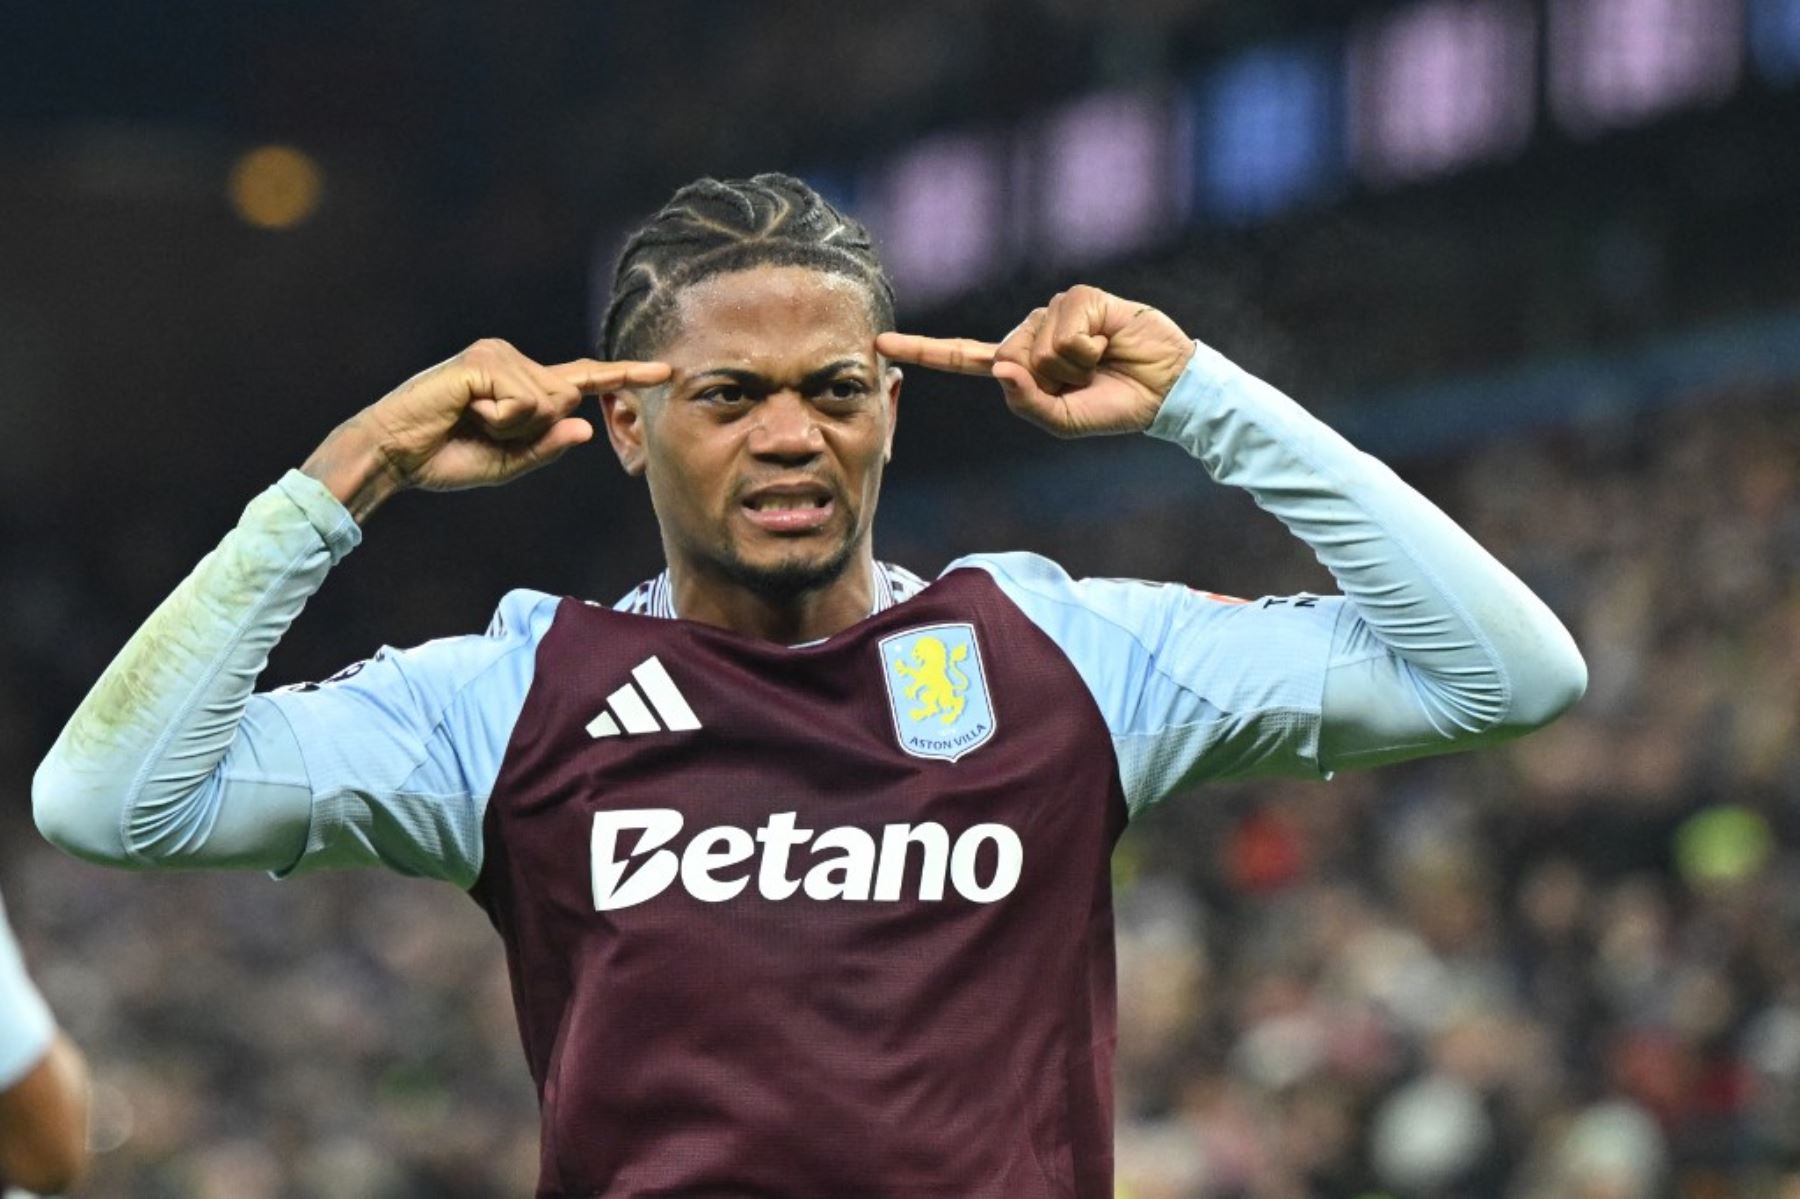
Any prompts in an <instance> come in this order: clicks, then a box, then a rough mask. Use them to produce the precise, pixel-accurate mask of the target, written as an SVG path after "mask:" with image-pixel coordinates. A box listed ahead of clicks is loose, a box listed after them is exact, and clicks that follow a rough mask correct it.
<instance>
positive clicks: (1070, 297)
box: [1049, 287, 1112, 381]
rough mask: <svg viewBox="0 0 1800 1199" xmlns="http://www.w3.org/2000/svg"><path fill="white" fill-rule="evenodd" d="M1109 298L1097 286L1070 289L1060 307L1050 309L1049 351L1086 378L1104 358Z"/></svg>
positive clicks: (1053, 306)
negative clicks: (1084, 373) (1075, 368)
mask: <svg viewBox="0 0 1800 1199" xmlns="http://www.w3.org/2000/svg"><path fill="white" fill-rule="evenodd" d="M1111 298H1112V297H1110V296H1108V295H1107V294H1106V293H1105V292H1103V291H1101V290H1100V289H1099V288H1096V287H1072V288H1070V289H1069V290H1068V292H1067V293H1066V294H1065V295H1064V296H1063V303H1062V304H1061V305H1052V306H1051V312H1050V321H1049V324H1050V326H1051V329H1050V346H1051V348H1052V349H1053V350H1054V351H1055V352H1056V356H1057V357H1058V358H1061V359H1062V360H1063V361H1064V362H1067V363H1069V364H1070V365H1072V366H1075V367H1078V368H1080V369H1081V370H1083V371H1085V372H1086V373H1087V377H1088V378H1092V377H1093V372H1094V371H1095V370H1097V369H1098V368H1099V366H1100V360H1101V359H1102V358H1104V357H1105V356H1106V342H1107V338H1106V335H1105V334H1104V333H1103V332H1101V330H1103V329H1105V328H1106V327H1107V312H1108V301H1109V300H1110V299H1111ZM1084 381H1085V380H1084Z"/></svg>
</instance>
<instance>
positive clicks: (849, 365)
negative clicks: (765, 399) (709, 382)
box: [688, 358, 868, 393]
mask: <svg viewBox="0 0 1800 1199" xmlns="http://www.w3.org/2000/svg"><path fill="white" fill-rule="evenodd" d="M867 368H868V362H867V361H865V360H864V359H861V358H839V359H838V360H837V361H835V362H828V363H826V364H825V365H824V366H821V367H819V368H818V369H817V370H811V371H808V372H806V374H804V375H802V376H800V390H801V392H803V393H808V392H814V391H817V390H819V388H821V387H823V386H825V384H827V383H829V382H831V380H832V379H834V378H836V377H837V376H838V375H840V374H842V373H843V372H844V371H846V370H851V369H855V370H866V369H867ZM712 378H724V379H730V380H731V381H732V382H733V383H736V384H737V385H738V386H739V387H742V388H743V389H744V390H745V391H768V390H770V387H769V377H768V376H767V375H764V374H760V373H759V372H757V371H745V370H737V369H734V368H732V367H725V366H719V367H714V368H712V369H711V370H704V371H698V372H696V373H695V374H693V375H691V376H689V378H688V382H690V383H697V382H699V381H700V380H702V379H712Z"/></svg>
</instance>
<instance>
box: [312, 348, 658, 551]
mask: <svg viewBox="0 0 1800 1199" xmlns="http://www.w3.org/2000/svg"><path fill="white" fill-rule="evenodd" d="M668 377H669V367H668V366H667V365H666V364H664V363H660V362H596V361H594V360H593V359H589V358H578V359H576V360H575V361H573V362H563V363H558V364H556V365H554V366H543V365H541V364H539V363H536V362H533V361H532V360H531V359H529V358H527V357H526V356H525V355H524V354H521V353H520V352H519V351H518V350H516V349H514V348H513V347H512V346H511V345H508V344H507V343H506V342H504V341H500V340H498V339H488V340H484V341H478V342H476V343H475V344H474V345H472V346H470V347H469V348H468V349H466V350H464V351H463V352H462V353H460V354H458V355H456V356H455V357H454V358H451V359H449V360H447V361H445V362H440V363H438V364H437V365H436V366H434V367H431V368H430V369H428V370H424V371H421V372H420V373H418V374H416V375H414V376H413V377H412V378H410V379H408V380H407V381H406V382H404V383H402V384H401V385H400V386H399V387H396V388H395V389H394V390H393V391H391V392H389V393H388V394H387V395H385V396H383V397H382V398H381V399H379V400H377V401H376V402H375V403H373V404H371V405H369V407H367V408H365V409H363V410H362V411H361V412H359V413H357V414H356V415H355V416H354V417H352V418H351V419H350V420H348V421H346V422H345V423H344V424H343V425H341V426H339V428H338V429H337V430H336V431H334V432H333V433H332V435H331V436H330V437H329V438H327V439H326V441H325V444H324V445H321V446H320V447H319V449H318V450H317V451H316V452H315V453H314V454H313V456H312V457H311V458H309V459H308V460H307V462H306V465H305V466H303V467H302V468H301V469H302V470H304V471H306V473H308V474H311V475H313V476H314V477H315V478H318V479H320V480H321V481H322V482H324V483H325V485H326V486H327V487H329V488H331V490H332V492H333V493H334V494H336V495H337V497H338V498H339V499H340V500H342V501H343V502H344V503H345V504H347V505H349V506H350V507H351V509H352V511H353V512H355V513H356V515H357V518H358V519H359V520H360V519H362V517H363V516H366V515H367V514H368V512H370V511H373V509H374V507H375V506H376V505H377V504H378V503H380V502H381V501H382V500H383V499H386V498H387V496H388V495H391V494H392V493H393V492H395V491H399V490H402V489H405V488H413V487H416V488H421V489H423V490H427V491H455V490H458V489H460V488H465V487H486V486H493V485H496V484H499V483H505V482H508V481H510V480H512V479H515V478H517V477H518V476H520V475H522V474H524V473H525V472H527V471H530V470H535V469H536V468H538V467H540V466H543V465H545V464H546V463H549V462H552V461H554V460H555V459H557V458H559V457H561V456H562V455H563V454H564V453H566V452H567V451H568V450H570V449H573V448H574V447H575V446H578V445H580V444H582V443H583V442H585V441H588V440H590V439H591V438H592V437H593V436H594V427H593V426H592V425H591V424H589V423H588V422H587V421H586V420H584V419H582V418H581V417H578V416H575V415H573V414H574V412H575V410H576V409H577V408H578V407H579V406H580V405H581V399H582V397H583V396H584V395H595V394H603V393H606V392H611V391H617V390H618V389H620V388H623V387H652V386H655V385H656V384H659V383H662V382H665V381H666V380H667V379H668Z"/></svg>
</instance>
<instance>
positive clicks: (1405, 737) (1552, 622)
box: [952, 345, 1587, 812]
mask: <svg viewBox="0 0 1800 1199" xmlns="http://www.w3.org/2000/svg"><path fill="white" fill-rule="evenodd" d="M1149 432H1150V433H1151V435H1152V436H1156V437H1160V438H1163V439H1165V440H1168V441H1172V442H1174V443H1176V444H1177V445H1180V446H1181V447H1183V448H1184V449H1186V450H1187V451H1188V453H1190V454H1191V455H1193V456H1194V457H1195V458H1197V459H1199V460H1200V462H1201V464H1202V465H1203V466H1204V467H1205V468H1206V470H1207V471H1208V473H1209V474H1210V475H1211V476H1212V477H1213V478H1214V479H1215V480H1217V481H1218V482H1220V483H1225V484H1229V485H1232V486H1237V487H1242V488H1243V489H1244V490H1245V491H1247V492H1249V493H1250V495H1251V497H1252V498H1253V499H1254V500H1255V501H1256V503H1257V504H1258V506H1260V507H1262V508H1263V509H1264V510H1265V511H1267V512H1269V513H1270V514H1271V515H1273V516H1275V517H1276V518H1277V519H1278V520H1280V521H1281V522H1282V523H1283V524H1284V525H1286V526H1287V528H1288V530H1289V531H1290V532H1292V533H1293V534H1294V535H1295V536H1297V537H1298V538H1300V539H1301V540H1302V541H1304V542H1305V543H1306V544H1307V545H1308V546H1309V547H1310V548H1311V549H1312V551H1313V554H1314V556H1315V557H1317V558H1318V560H1319V562H1320V563H1321V564H1323V565H1324V566H1325V567H1326V569H1328V570H1329V571H1330V572H1331V574H1332V577H1333V578H1334V579H1335V580H1336V582H1337V584H1338V586H1339V588H1340V590H1341V591H1342V593H1343V594H1342V595H1340V596H1331V597H1315V596H1280V597H1267V598H1264V599H1260V600H1256V601H1252V602H1250V603H1242V602H1224V601H1221V600H1220V598H1219V597H1217V596H1213V595H1211V594H1209V593H1206V592H1200V591H1194V590H1191V589H1189V588H1185V587H1179V586H1172V585H1166V584H1147V583H1139V582H1124V581H1118V580H1093V579H1088V580H1081V581H1079V582H1077V581H1075V580H1072V579H1070V578H1069V577H1068V575H1066V574H1065V573H1063V571H1062V570H1061V569H1060V568H1058V567H1056V566H1055V565H1054V564H1052V563H1049V562H1046V561H1045V560H1043V559H1041V558H1035V557H1032V556H1030V555H993V556H977V557H975V558H970V559H964V560H962V561H960V562H957V563H952V568H955V567H956V566H974V567H977V568H980V569H984V570H987V571H989V572H990V573H991V574H992V575H993V576H994V578H995V580H996V582H997V583H998V584H999V585H1000V586H1001V588H1002V590H1004V591H1005V592H1006V594H1007V595H1008V596H1009V597H1011V598H1012V600H1013V602H1014V603H1016V604H1018V605H1019V607H1020V608H1021V610H1023V611H1024V612H1025V613H1026V615H1028V616H1029V617H1030V618H1031V619H1032V620H1033V621H1034V622H1035V623H1036V624H1037V625H1038V626H1039V627H1040V628H1042V629H1043V630H1044V631H1045V633H1047V634H1048V635H1049V636H1050V638H1051V639H1052V640H1053V641H1055V642H1056V643H1057V644H1058V645H1059V646H1060V647H1062V649H1063V651H1064V652H1065V653H1066V654H1067V655H1068V656H1069V659H1070V661H1071V662H1072V663H1073V664H1074V666H1075V668H1076V670H1077V671H1078V672H1079V673H1080V675H1081V677H1082V679H1083V680H1084V681H1085V682H1086V683H1087V686H1088V689H1089V691H1090V692H1091V693H1092V694H1093V696H1094V699H1095V702H1096V703H1097V704H1098V705H1099V708H1100V711H1101V714H1102V716H1103V717H1104V718H1105V720H1106V722H1107V727H1108V728H1109V730H1110V731H1111V733H1112V736H1113V744H1114V747H1115V750H1116V752H1117V754H1118V760H1119V770H1120V776H1121V780H1122V782H1123V784H1124V787H1125V792H1126V798H1127V801H1128V802H1129V804H1130V805H1131V809H1132V811H1134V812H1136V811H1140V810H1142V809H1143V808H1144V807H1146V806H1148V805H1149V804H1152V803H1155V802H1156V801H1158V800H1160V799H1162V798H1164V797H1165V796H1167V795H1169V794H1170V793H1171V792H1173V791H1177V790H1180V789H1182V788H1183V787H1186V786H1188V785H1190V784H1192V783H1195V782H1198V781H1201V780H1204V779H1215V778H1229V777H1245V776H1248V775H1256V774H1275V773H1280V774H1297V775H1320V774H1328V773H1329V772H1330V771H1332V770H1336V769H1349V768H1354V767H1361V766H1369V765H1375V764H1378V763H1381V762H1390V761H1396V760H1400V759H1403V758H1409V757H1417V756H1420V755H1424V754H1432V753H1443V752H1447V751H1451V750H1458V749H1468V748H1472V747H1474V746H1477V745H1483V744H1488V743H1490V742H1493V741H1497V740H1501V739H1504V738H1506V737H1512V736H1517V735H1519V734H1521V733H1524V732H1528V731H1530V730H1531V729H1534V728H1538V727H1540V726H1541V725H1543V724H1545V723H1547V722H1548V721H1550V720H1552V719H1554V718H1555V717H1556V716H1557V715H1559V714H1560V713H1562V712H1563V711H1564V710H1566V709H1567V708H1568V707H1569V706H1570V705H1572V704H1573V703H1574V702H1575V701H1576V700H1577V699H1579V698H1580V696H1581V694H1582V692H1583V691H1584V690H1585V689H1586V686H1587V666H1586V663H1585V662H1584V661H1583V660H1582V657H1581V654H1580V651H1579V650H1577V649H1576V647H1575V642H1574V639H1573V638H1571V637H1570V636H1569V632H1568V630H1567V629H1565V628H1564V627H1563V625H1562V623H1561V622H1560V621H1559V620H1557V618H1556V616H1555V615H1554V614H1553V613H1551V611H1550V610H1549V609H1548V608H1547V607H1545V606H1544V604H1543V602H1542V601H1541V600H1539V599H1538V597H1537V596H1535V595H1533V594H1532V592H1531V591H1530V589H1529V588H1527V587H1526V586H1525V585H1524V583H1522V582H1520V581H1519V579H1518V578H1517V577H1516V576H1515V575H1514V574H1513V573H1512V572H1511V571H1509V570H1507V569H1506V567H1504V566H1502V565H1501V564H1500V563H1499V562H1498V561H1496V560H1495V559H1494V558H1493V556H1492V555H1490V554H1489V553H1488V552H1487V551H1486V550H1484V549H1482V547H1481V546H1480V545H1479V544H1477V543H1476V542H1475V540H1474V539H1473V538H1472V537H1470V536H1469V534H1468V533H1466V532H1465V531H1464V530H1463V529H1461V528H1460V527H1458V526H1457V524H1456V523H1455V522H1454V521H1452V520H1451V519H1450V518H1449V517H1448V516H1446V515H1445V514H1444V513H1443V512H1442V511H1440V510H1439V509H1438V508H1437V507H1436V506H1435V505H1433V504H1432V503H1431V502H1430V501H1429V500H1427V499H1426V498H1425V497H1424V496H1422V495H1420V494H1419V493H1418V492H1417V491H1414V490H1413V489H1412V488H1411V487H1409V486H1407V484H1406V483H1405V482H1404V481H1402V480H1401V479H1400V478H1399V476H1397V475H1396V474H1394V472H1393V471H1391V470H1389V469H1388V468H1387V467H1386V466H1384V465H1382V464H1381V463H1380V462H1378V461H1376V460H1375V459H1374V458H1372V457H1370V456H1369V455H1367V454H1364V453H1362V452H1361V451H1359V450H1357V449H1356V448H1355V447H1353V446H1351V445H1350V444H1349V442H1347V441H1345V440H1344V439H1343V438H1342V437H1340V436H1338V435H1337V434H1336V433H1334V432H1332V430H1331V429H1329V428H1327V427H1326V426H1325V425H1324V424H1323V423H1322V422H1320V421H1318V420H1317V419H1315V418H1314V417H1312V416H1311V415H1309V414H1308V413H1307V412H1306V411H1305V410H1304V409H1302V408H1301V407H1300V406H1299V405H1298V404H1295V403H1294V402H1293V401H1292V400H1290V399H1288V398H1287V397H1286V396H1284V395H1282V394H1281V393H1280V392H1279V391H1277V390H1276V389H1275V388H1273V387H1271V386H1269V385H1268V384H1267V383H1264V382H1263V381H1262V380H1260V379H1257V378H1255V377H1254V376H1252V375H1250V374H1248V373H1247V372H1245V371H1243V370H1240V369H1239V368H1238V367H1236V366H1235V365H1233V364H1232V363H1231V362H1229V361H1228V360H1226V359H1225V358H1224V357H1223V356H1222V355H1220V354H1218V353H1217V352H1215V351H1213V350H1211V349H1209V348H1207V347H1206V346H1204V345H1196V347H1195V354H1194V357H1193V360H1192V361H1191V362H1190V363H1189V365H1188V367H1187V369H1186V370H1185V371H1184V372H1183V373H1182V376H1181V378H1180V379H1179V380H1177V382H1176V384H1175V386H1174V387H1173V388H1172V389H1171V390H1170V392H1169V395H1168V396H1167V397H1166V398H1165V400H1164V402H1163V406H1162V409H1161V410H1160V412H1159V413H1158V415H1157V417H1156V420H1155V422H1154V423H1153V424H1152V425H1151V427H1150V430H1149Z"/></svg>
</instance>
